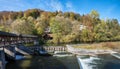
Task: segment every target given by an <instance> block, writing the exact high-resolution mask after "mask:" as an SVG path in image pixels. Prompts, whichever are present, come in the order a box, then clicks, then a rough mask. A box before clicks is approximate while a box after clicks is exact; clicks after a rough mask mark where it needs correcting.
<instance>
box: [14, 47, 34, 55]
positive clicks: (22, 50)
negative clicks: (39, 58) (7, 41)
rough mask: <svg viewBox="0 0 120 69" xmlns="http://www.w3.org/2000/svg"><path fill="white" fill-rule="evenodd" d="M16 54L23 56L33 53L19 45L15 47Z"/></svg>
mask: <svg viewBox="0 0 120 69" xmlns="http://www.w3.org/2000/svg"><path fill="white" fill-rule="evenodd" d="M15 50H16V54H21V55H31V54H32V53H33V52H32V51H31V50H30V49H28V48H27V47H25V46H24V45H18V46H16V47H15Z"/></svg>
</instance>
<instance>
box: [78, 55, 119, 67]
mask: <svg viewBox="0 0 120 69" xmlns="http://www.w3.org/2000/svg"><path fill="white" fill-rule="evenodd" d="M77 59H78V62H79V65H80V69H120V60H119V59H117V58H115V57H113V56H111V55H97V56H77Z"/></svg>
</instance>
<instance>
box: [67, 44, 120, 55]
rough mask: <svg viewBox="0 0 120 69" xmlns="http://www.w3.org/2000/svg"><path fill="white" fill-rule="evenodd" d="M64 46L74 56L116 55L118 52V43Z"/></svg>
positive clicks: (119, 46)
mask: <svg viewBox="0 0 120 69" xmlns="http://www.w3.org/2000/svg"><path fill="white" fill-rule="evenodd" d="M66 46H67V49H68V51H69V52H71V53H73V54H76V55H96V54H111V53H117V52H119V50H120V42H104V43H94V44H78V45H66Z"/></svg>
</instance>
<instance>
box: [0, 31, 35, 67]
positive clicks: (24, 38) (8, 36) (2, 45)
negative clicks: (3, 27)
mask: <svg viewBox="0 0 120 69" xmlns="http://www.w3.org/2000/svg"><path fill="white" fill-rule="evenodd" d="M23 43H34V44H37V36H33V35H21V34H20V35H18V34H13V33H8V32H2V31H0V69H5V61H6V60H15V57H16V53H21V54H24V55H29V54H30V51H29V50H28V49H27V48H26V47H24V46H23V45H22V44H23Z"/></svg>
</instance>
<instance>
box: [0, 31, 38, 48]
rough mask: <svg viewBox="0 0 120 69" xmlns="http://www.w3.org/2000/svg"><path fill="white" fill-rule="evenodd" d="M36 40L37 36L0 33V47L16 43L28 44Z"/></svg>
mask: <svg viewBox="0 0 120 69" xmlns="http://www.w3.org/2000/svg"><path fill="white" fill-rule="evenodd" d="M36 39H37V36H34V35H22V34H13V33H8V32H3V31H0V46H6V45H11V44H18V43H29V42H34V41H35V40H36Z"/></svg>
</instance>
